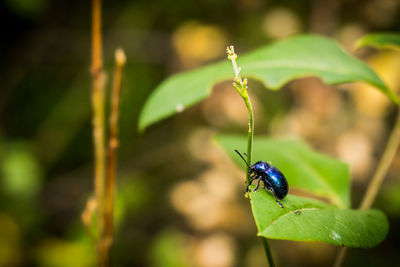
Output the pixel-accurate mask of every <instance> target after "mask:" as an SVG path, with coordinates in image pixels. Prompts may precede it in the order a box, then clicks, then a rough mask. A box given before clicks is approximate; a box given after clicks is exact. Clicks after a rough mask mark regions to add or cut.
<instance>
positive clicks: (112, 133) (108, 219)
mask: <svg viewBox="0 0 400 267" xmlns="http://www.w3.org/2000/svg"><path fill="white" fill-rule="evenodd" d="M115 62H116V67H115V73H114V82H113V88H112V95H111V112H110V126H109V127H110V128H109V139H108V147H107V167H106V170H107V171H106V188H105V190H106V197H105V201H106V203H105V206H106V207H105V239H106V240H107V242H106V245H107V250H109V251H110V250H111V246H112V243H113V237H114V193H115V180H116V178H115V177H116V171H117V155H116V154H117V153H116V152H117V147H118V113H119V112H118V110H119V102H120V91H121V82H122V72H123V67H124V65H125V62H126V58H125V53H124V51H123V50H122V49H117V50H116V51H115Z"/></svg>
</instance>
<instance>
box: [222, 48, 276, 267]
mask: <svg viewBox="0 0 400 267" xmlns="http://www.w3.org/2000/svg"><path fill="white" fill-rule="evenodd" d="M226 53H227V54H228V59H229V60H230V61H231V62H232V68H233V72H234V73H235V78H234V79H233V80H234V82H233V87H235V89H236V91H237V92H238V93H239V94H240V96H241V97H242V99H243V101H244V103H245V104H246V107H247V111H248V112H249V129H248V133H247V162H248V164H249V165H251V153H252V149H253V135H254V115H253V108H252V106H251V102H250V98H249V94H248V92H247V79H242V77H241V76H240V68H239V67H238V65H237V63H236V59H237V55H236V54H235V50H234V48H233V46H228V47H227V48H226ZM246 182H247V184H249V183H250V173H249V170H247V174H246ZM261 240H262V242H263V245H264V250H265V255H266V256H267V260H268V263H269V266H272V267H273V266H275V264H274V260H273V258H272V254H271V250H270V249H269V245H268V240H267V239H266V238H263V237H261Z"/></svg>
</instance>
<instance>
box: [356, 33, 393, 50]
mask: <svg viewBox="0 0 400 267" xmlns="http://www.w3.org/2000/svg"><path fill="white" fill-rule="evenodd" d="M357 46H358V47H363V46H374V47H380V48H385V47H388V48H391V47H392V48H397V49H399V48H400V34H398V33H375V34H368V35H366V36H364V37H362V38H361V39H360V40H358V41H357Z"/></svg>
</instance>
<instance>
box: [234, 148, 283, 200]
mask: <svg viewBox="0 0 400 267" xmlns="http://www.w3.org/2000/svg"><path fill="white" fill-rule="evenodd" d="M235 152H236V153H238V155H239V156H240V157H241V158H242V159H243V160H244V162H245V163H246V165H247V167H249V174H250V179H251V180H250V183H249V184H248V185H247V187H246V192H248V191H249V186H250V185H251V183H252V182H253V181H254V180H257V179H258V182H257V186H256V188H254V190H253V192H255V191H257V190H258V188H259V187H260V182H261V181H263V183H264V187H266V188H267V189H268V190H270V191H271V192H272V194H273V195H274V198H275V201H276V202H277V203H278V204H279V206H280V207H281V208H283V205H282V203H281V202H280V201H279V199H284V198H285V196H286V195H287V193H288V191H289V185H288V182H287V180H286V178H285V175H283V173H282V172H281V171H280V170H278V169H277V168H275V167H274V166H271V165H269V164H268V163H266V162H265V161H257V162H256V163H255V164H253V165H251V166H250V164H248V163H247V161H246V160H245V159H244V157H243V156H242V154H240V152H239V151H237V150H236V149H235ZM245 155H246V154H245Z"/></svg>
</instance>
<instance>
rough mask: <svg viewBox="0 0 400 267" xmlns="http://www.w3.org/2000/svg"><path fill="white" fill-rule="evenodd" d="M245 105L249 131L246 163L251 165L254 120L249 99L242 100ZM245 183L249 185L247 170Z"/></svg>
mask: <svg viewBox="0 0 400 267" xmlns="http://www.w3.org/2000/svg"><path fill="white" fill-rule="evenodd" d="M243 100H244V102H245V103H246V107H247V110H248V112H249V130H248V133H247V162H248V163H249V164H251V151H252V149H253V135H254V118H253V116H254V115H253V108H252V106H251V102H250V98H249V97H248V96H247V98H243ZM246 182H247V184H249V183H250V173H249V172H248V170H247V173H246Z"/></svg>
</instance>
